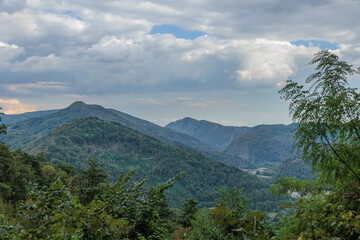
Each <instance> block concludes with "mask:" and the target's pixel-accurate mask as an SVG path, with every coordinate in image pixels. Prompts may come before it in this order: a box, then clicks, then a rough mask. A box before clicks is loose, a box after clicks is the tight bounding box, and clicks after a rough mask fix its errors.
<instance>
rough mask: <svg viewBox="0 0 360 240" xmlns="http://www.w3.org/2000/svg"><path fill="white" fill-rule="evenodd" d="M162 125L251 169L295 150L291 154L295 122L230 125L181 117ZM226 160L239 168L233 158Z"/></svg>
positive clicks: (291, 155) (281, 157) (292, 154)
mask: <svg viewBox="0 0 360 240" xmlns="http://www.w3.org/2000/svg"><path fill="white" fill-rule="evenodd" d="M166 127H167V128H171V129H173V130H176V131H178V132H181V133H184V134H187V135H190V136H192V137H194V138H197V139H198V140H200V141H203V142H204V143H206V144H208V145H210V146H211V147H213V149H215V150H218V151H223V153H225V154H228V155H231V156H233V157H235V158H236V159H242V160H246V161H248V162H250V164H248V166H249V167H250V166H252V167H253V168H254V167H264V166H274V165H277V164H278V163H280V162H282V161H284V160H286V159H289V158H294V157H295V156H296V153H291V150H292V145H293V142H294V141H293V133H292V131H293V130H294V129H295V128H296V124H290V125H283V124H276V125H259V126H255V127H230V126H222V125H220V124H217V123H213V122H209V121H205V120H201V121H199V120H196V119H192V118H184V119H181V120H178V121H176V122H172V123H169V124H168V125H166ZM226 163H227V164H229V165H233V166H238V167H241V166H240V165H239V164H238V163H237V162H236V160H234V161H233V162H230V161H228V162H226Z"/></svg>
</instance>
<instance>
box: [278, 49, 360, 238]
mask: <svg viewBox="0 0 360 240" xmlns="http://www.w3.org/2000/svg"><path fill="white" fill-rule="evenodd" d="M310 64H317V66H316V68H315V70H316V71H315V73H314V74H312V75H310V76H309V77H308V78H307V79H306V81H305V85H301V84H299V83H297V82H294V81H291V80H288V81H287V84H286V86H285V87H284V88H282V89H281V90H280V91H279V93H280V94H281V96H282V98H283V99H285V100H287V101H290V106H289V110H290V115H291V116H292V118H293V120H294V121H295V122H297V123H298V125H297V129H296V130H295V143H294V148H297V150H298V152H299V153H301V155H302V157H303V158H304V160H305V161H308V162H310V163H311V165H312V167H313V169H314V170H315V171H316V172H317V173H318V174H317V176H318V179H317V180H316V181H312V180H296V179H293V178H289V179H278V180H277V181H275V185H274V186H273V189H274V190H275V191H277V192H278V193H280V194H288V193H294V192H296V193H297V194H299V195H300V196H299V197H298V199H297V201H296V202H295V203H290V205H289V206H291V207H292V210H291V211H290V212H291V213H292V214H290V215H288V216H284V218H283V221H282V227H280V229H279V230H278V232H277V234H278V236H277V239H294V238H301V239H359V238H360V214H359V211H360V204H359V201H358V199H360V177H359V176H360V161H359V160H360V148H359V146H360V132H359V130H360V121H359V114H360V112H359V110H360V105H359V100H360V94H359V93H358V92H357V91H356V89H355V88H351V87H349V83H348V80H347V78H348V77H349V76H351V75H354V74H358V73H359V69H355V68H353V66H352V65H350V64H347V63H346V62H344V61H340V60H339V58H338V56H336V55H335V54H333V53H331V52H330V51H328V50H325V51H320V52H318V53H316V54H315V57H314V59H313V60H312V61H311V62H310Z"/></svg>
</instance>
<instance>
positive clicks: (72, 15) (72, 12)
mask: <svg viewBox="0 0 360 240" xmlns="http://www.w3.org/2000/svg"><path fill="white" fill-rule="evenodd" d="M61 13H62V14H64V15H68V16H70V17H72V18H75V19H77V20H80V21H82V20H83V19H82V18H81V17H79V16H78V15H77V13H76V12H74V11H70V10H66V11H62V12H61Z"/></svg>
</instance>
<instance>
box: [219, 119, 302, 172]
mask: <svg viewBox="0 0 360 240" xmlns="http://www.w3.org/2000/svg"><path fill="white" fill-rule="evenodd" d="M294 129H296V124H290V125H283V124H278V125H259V126H256V127H253V128H251V129H249V130H248V131H247V132H246V133H244V134H243V135H241V136H240V137H238V138H237V139H235V140H234V141H233V142H232V143H231V144H230V145H229V146H228V147H227V149H226V150H225V152H226V153H228V154H230V155H233V156H237V157H239V158H242V159H245V160H247V161H249V162H251V163H252V164H254V165H255V166H261V167H263V166H274V165H276V164H278V163H280V162H282V161H284V160H286V159H289V158H294V157H295V156H296V151H295V152H291V150H292V147H293V143H294V140H293V136H294V135H293V133H292V131H293V130H294Z"/></svg>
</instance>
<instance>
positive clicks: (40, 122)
mask: <svg viewBox="0 0 360 240" xmlns="http://www.w3.org/2000/svg"><path fill="white" fill-rule="evenodd" d="M23 115H24V116H22V114H19V115H5V116H4V118H5V117H6V119H7V122H12V124H9V126H8V135H7V136H0V141H5V142H7V143H8V144H9V145H10V146H11V148H12V149H17V148H20V149H24V148H25V147H26V146H28V145H29V143H30V142H32V141H34V140H35V139H37V138H38V137H40V136H43V135H45V134H46V133H48V132H50V131H51V130H52V129H55V128H57V127H59V126H61V125H62V124H64V123H67V122H69V121H71V120H74V119H77V118H81V117H97V118H99V119H102V120H106V121H111V122H117V123H120V124H122V125H123V126H126V127H129V128H131V129H134V130H137V131H139V132H141V133H143V134H146V135H148V136H151V137H154V138H156V139H158V140H160V141H161V142H163V143H166V144H170V145H173V146H182V147H185V148H189V149H193V150H196V151H198V152H200V153H201V154H204V155H206V156H208V157H212V158H214V159H216V160H218V161H220V162H223V163H226V164H230V165H234V166H241V167H248V166H249V165H250V164H249V162H248V161H246V160H242V159H240V158H238V157H237V156H231V155H229V154H226V153H222V152H218V151H216V150H214V149H212V148H211V146H210V145H208V144H206V143H203V142H202V141H201V140H199V139H196V138H194V137H192V136H189V135H186V134H183V133H180V132H177V131H174V130H172V129H170V128H165V127H161V126H158V125H156V124H154V123H151V122H149V121H146V120H142V119H139V118H136V117H133V116H131V115H129V114H126V113H123V112H120V111H117V110H114V109H106V108H104V107H102V106H100V105H89V104H85V103H83V102H81V101H78V102H74V103H73V104H71V105H70V106H69V107H67V108H65V109H61V110H50V111H41V112H34V113H25V114H23ZM30 116H34V117H32V118H30ZM22 118H25V119H26V120H22V121H21V119H22ZM16 120H18V121H16Z"/></svg>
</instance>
